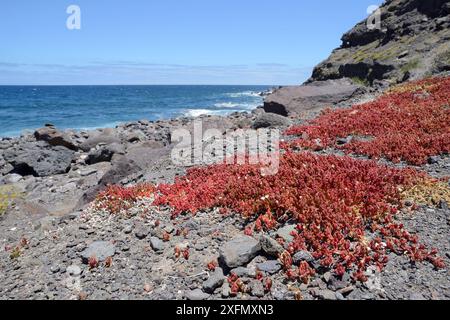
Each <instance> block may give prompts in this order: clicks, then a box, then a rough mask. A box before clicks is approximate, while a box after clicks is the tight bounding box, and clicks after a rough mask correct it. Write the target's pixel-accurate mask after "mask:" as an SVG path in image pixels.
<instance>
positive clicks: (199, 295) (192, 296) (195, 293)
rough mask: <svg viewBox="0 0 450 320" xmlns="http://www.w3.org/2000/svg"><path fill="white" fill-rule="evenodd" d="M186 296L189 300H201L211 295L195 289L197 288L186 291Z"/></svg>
mask: <svg viewBox="0 0 450 320" xmlns="http://www.w3.org/2000/svg"><path fill="white" fill-rule="evenodd" d="M185 297H186V299H187V300H191V301H201V300H206V299H208V298H209V297H210V295H209V294H207V293H204V292H203V291H202V290H200V289H195V290H191V291H187V292H185Z"/></svg>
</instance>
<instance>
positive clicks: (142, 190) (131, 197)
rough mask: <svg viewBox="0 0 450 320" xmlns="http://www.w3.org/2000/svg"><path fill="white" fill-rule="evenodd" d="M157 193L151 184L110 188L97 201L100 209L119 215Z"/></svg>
mask: <svg viewBox="0 0 450 320" xmlns="http://www.w3.org/2000/svg"><path fill="white" fill-rule="evenodd" d="M154 192H155V187H154V186H152V185H150V184H139V185H135V186H132V187H122V186H117V185H114V186H109V187H108V188H107V189H106V190H105V191H103V192H101V193H100V194H99V195H98V196H97V199H96V201H95V205H96V207H97V208H98V209H101V210H106V211H107V212H109V213H112V214H118V213H121V212H123V211H126V210H128V209H130V208H131V207H133V205H134V204H135V203H136V202H137V201H138V200H140V199H142V198H148V197H150V196H151V195H152V194H153V193H154Z"/></svg>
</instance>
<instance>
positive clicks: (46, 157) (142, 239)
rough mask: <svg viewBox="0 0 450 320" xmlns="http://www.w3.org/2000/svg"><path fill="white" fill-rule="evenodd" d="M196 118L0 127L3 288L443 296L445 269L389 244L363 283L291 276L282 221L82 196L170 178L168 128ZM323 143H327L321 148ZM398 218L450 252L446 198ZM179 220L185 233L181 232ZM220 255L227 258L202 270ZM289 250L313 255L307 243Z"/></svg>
mask: <svg viewBox="0 0 450 320" xmlns="http://www.w3.org/2000/svg"><path fill="white" fill-rule="evenodd" d="M371 94H372V93H371ZM359 98H360V99H361V100H364V99H368V96H367V94H366V95H364V96H359ZM312 114H314V112H312ZM201 119H202V120H203V126H204V129H206V128H220V129H221V130H222V131H223V132H226V131H228V130H236V129H238V128H244V129H245V128H260V127H274V128H280V129H282V128H286V127H287V126H289V125H290V124H292V122H293V121H294V122H295V121H303V120H304V118H302V120H300V119H298V118H292V119H289V118H285V117H282V116H280V115H276V114H269V113H265V112H264V110H263V109H262V108H258V109H256V110H254V111H253V112H252V113H249V114H245V113H239V114H233V115H230V116H228V117H215V116H204V117H201ZM193 121H194V119H175V120H167V121H158V122H148V121H138V122H132V123H127V124H124V125H122V126H119V127H117V128H114V129H99V130H95V131H88V132H74V131H70V130H68V131H63V132H61V131H58V130H57V129H55V128H54V127H53V126H46V127H44V128H42V129H39V130H37V131H36V132H35V133H34V135H28V136H23V137H21V138H16V139H3V140H2V141H1V153H0V155H1V159H3V160H2V161H3V162H2V166H1V169H2V172H5V171H7V170H8V169H9V170H10V172H12V173H7V174H3V176H2V178H1V184H2V185H3V186H5V185H7V186H8V187H12V188H14V189H15V190H17V194H20V195H19V196H18V197H17V198H16V199H15V200H14V206H12V207H10V208H9V209H8V213H7V214H5V215H3V216H2V217H1V220H0V234H1V235H2V236H1V246H2V247H3V248H4V250H2V251H1V252H0V266H1V269H2V273H1V275H0V283H2V287H1V289H0V299H188V300H202V299H280V300H284V299H291V300H292V299H299V298H301V299H305V300H310V299H326V300H346V299H358V300H359V299H370V300H372V299H450V276H449V274H448V270H447V269H445V270H439V271H438V270H436V269H434V268H433V267H432V266H431V265H429V264H417V265H411V262H410V261H409V259H408V258H407V257H404V256H397V255H394V254H392V255H391V256H390V262H389V264H388V266H387V267H386V269H385V270H384V271H382V272H378V271H376V270H369V271H368V273H367V276H368V277H369V281H368V282H366V283H364V284H363V283H357V284H355V283H354V282H352V281H351V279H350V276H349V275H348V276H347V277H345V276H344V277H343V278H342V279H338V278H336V277H335V276H334V275H333V274H332V273H330V272H328V273H324V274H320V275H318V276H317V277H315V279H314V280H313V281H311V282H310V283H309V284H308V285H305V284H302V285H298V286H295V285H294V286H293V285H292V284H290V283H289V282H286V279H285V277H284V275H283V273H284V272H283V271H282V270H281V264H280V262H279V261H278V260H277V255H278V254H279V253H280V252H282V250H283V248H282V247H281V248H280V245H279V244H278V243H277V242H276V241H275V237H276V236H278V237H284V238H289V237H290V235H289V233H290V231H292V228H293V226H290V225H286V226H285V227H282V228H281V229H279V230H276V231H274V232H273V233H269V234H257V235H253V237H249V236H246V235H245V234H244V228H245V221H244V220H242V219H241V218H239V217H238V216H223V214H221V213H219V212H218V210H209V211H205V212H199V213H198V214H197V215H195V216H182V217H180V218H177V219H175V220H173V219H171V214H170V209H169V208H154V207H152V206H151V205H150V203H148V202H147V201H148V200H142V203H140V204H138V205H136V206H134V207H133V209H132V210H133V212H132V214H130V217H127V218H125V217H120V216H111V215H110V214H108V213H101V212H99V211H98V210H94V209H93V208H92V206H91V205H89V203H90V201H92V200H93V199H94V197H95V196H96V195H97V194H98V192H99V191H100V190H102V188H104V187H105V186H106V185H109V184H124V185H127V184H135V183H140V182H147V183H154V184H158V183H167V182H172V181H173V179H174V177H176V176H179V175H183V174H184V172H185V169H186V168H182V167H176V166H175V165H173V164H172V163H171V160H170V149H171V146H173V145H172V144H171V142H170V133H171V131H172V130H174V129H175V128H180V127H183V128H188V129H189V128H190V126H191V125H192V122H193ZM280 122H281V123H280ZM330 152H331V153H334V152H335V151H333V150H324V151H321V152H319V153H322V154H327V153H330ZM11 159H12V160H11ZM5 163H6V164H5ZM421 169H422V170H424V171H426V172H427V173H429V174H430V175H432V176H436V177H442V176H448V175H450V158H449V157H448V156H446V157H445V156H443V157H442V158H436V161H435V162H434V163H432V164H428V165H426V166H424V167H422V168H421ZM401 221H402V222H404V223H405V224H406V225H408V226H409V227H410V229H411V230H414V231H415V232H416V233H417V234H418V235H419V237H420V238H421V239H423V240H424V241H425V243H426V244H427V245H429V246H430V247H433V248H437V249H438V250H439V251H440V252H442V253H446V256H445V257H444V259H445V263H447V264H448V265H449V264H450V252H448V248H449V243H448V234H449V232H450V212H449V210H448V207H446V206H445V205H442V207H441V208H434V207H426V206H424V207H421V208H420V209H419V210H418V211H417V212H415V213H414V215H411V214H407V213H405V214H402V215H401ZM185 229H186V230H189V233H187V234H182V232H180V230H185ZM167 235H169V240H168V239H167V237H168V236H167ZM17 246H19V247H20V248H21V249H20V256H19V253H17V254H18V256H17V258H16V257H13V255H14V248H17ZM176 248H178V249H179V250H183V249H189V251H188V252H189V255H190V256H189V259H188V260H187V259H184V258H183V256H181V257H176V255H174V250H176ZM180 248H181V249H180ZM92 254H95V256H96V257H98V260H99V261H98V263H99V264H98V266H96V268H94V269H92V268H91V267H90V265H89V256H91V255H92ZM109 257H111V258H112V260H111V261H107V260H106V259H107V258H109ZM218 259H219V260H220V259H222V260H224V261H225V263H224V264H223V265H222V267H223V268H224V269H222V268H219V267H218V268H216V269H215V271H208V270H205V266H206V265H207V264H208V263H209V262H211V261H217V260H218ZM294 259H311V257H309V258H308V254H307V253H305V256H300V255H298V257H295V256H294ZM258 270H259V272H263V274H264V276H265V277H268V278H270V279H271V280H270V281H271V284H272V289H271V290H270V291H267V290H265V288H264V286H263V284H262V282H261V281H259V280H257V277H258V275H257V272H258ZM231 272H233V273H234V274H237V275H238V276H240V278H241V280H242V281H243V282H244V284H245V286H246V288H247V289H246V290H247V291H246V292H247V293H245V294H244V293H240V294H238V295H237V296H233V295H231V292H230V287H229V284H228V282H227V280H226V276H227V275H229V274H230V273H231Z"/></svg>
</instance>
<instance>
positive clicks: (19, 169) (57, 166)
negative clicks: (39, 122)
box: [3, 141, 74, 177]
mask: <svg viewBox="0 0 450 320" xmlns="http://www.w3.org/2000/svg"><path fill="white" fill-rule="evenodd" d="M3 157H4V159H5V161H6V162H8V163H9V164H10V165H11V166H12V167H13V170H12V172H13V173H17V174H20V175H21V176H30V175H32V176H35V177H47V176H51V175H55V174H63V173H67V172H68V171H69V169H70V166H71V163H72V160H73V158H74V151H72V150H70V149H67V148H66V147H62V146H56V147H53V146H50V145H49V144H48V143H46V142H43V141H38V142H25V143H22V144H18V145H15V146H14V147H12V148H11V149H8V150H5V151H4V154H3Z"/></svg>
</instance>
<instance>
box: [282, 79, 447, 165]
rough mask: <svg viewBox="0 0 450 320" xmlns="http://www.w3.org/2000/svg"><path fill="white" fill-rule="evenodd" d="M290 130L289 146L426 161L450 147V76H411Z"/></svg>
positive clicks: (398, 159)
mask: <svg viewBox="0 0 450 320" xmlns="http://www.w3.org/2000/svg"><path fill="white" fill-rule="evenodd" d="M286 134H288V135H294V136H298V137H299V139H296V140H294V141H291V142H289V143H287V144H285V146H284V147H285V148H288V149H289V148H291V147H300V148H308V149H312V150H320V149H323V148H326V147H337V148H339V149H343V150H345V151H346V152H348V153H354V154H361V155H367V156H370V157H372V158H376V159H377V158H382V157H384V158H386V159H388V160H391V161H393V162H400V161H407V162H408V163H410V164H414V165H422V164H424V163H426V162H427V160H428V158H429V157H430V156H433V155H439V154H445V153H448V152H449V151H450V77H447V78H432V79H427V80H422V81H417V82H412V83H409V84H407V85H404V86H400V87H398V88H395V89H393V90H391V91H390V92H388V93H387V94H385V95H383V96H382V97H380V98H378V99H376V100H375V101H373V102H369V103H365V104H362V105H357V106H354V107H352V108H350V109H340V110H327V111H325V112H324V113H323V114H322V115H321V116H319V117H318V118H316V119H314V120H312V121H311V122H310V123H309V124H307V125H302V126H294V127H292V128H290V129H289V130H288V131H287V132H286ZM341 139H347V141H348V143H346V141H343V140H341ZM341 141H342V142H341ZM339 142H340V143H341V145H339Z"/></svg>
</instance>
